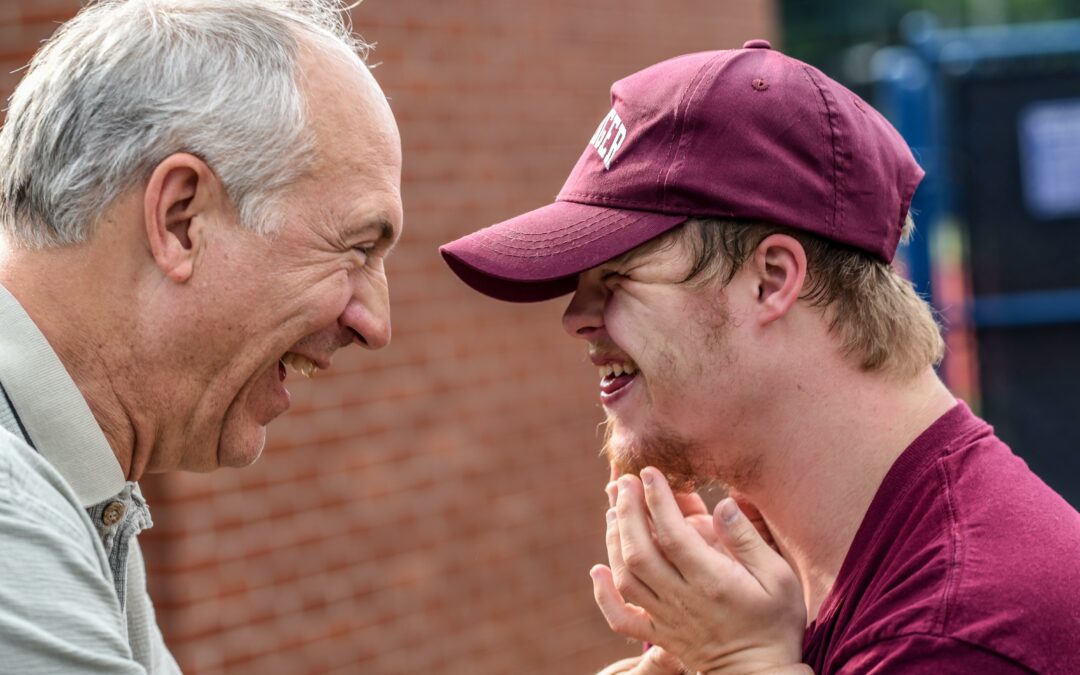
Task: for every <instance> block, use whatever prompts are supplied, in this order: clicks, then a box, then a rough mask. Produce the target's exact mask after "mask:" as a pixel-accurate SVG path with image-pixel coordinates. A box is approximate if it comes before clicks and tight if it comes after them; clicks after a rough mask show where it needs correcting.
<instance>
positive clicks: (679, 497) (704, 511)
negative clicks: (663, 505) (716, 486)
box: [675, 492, 709, 518]
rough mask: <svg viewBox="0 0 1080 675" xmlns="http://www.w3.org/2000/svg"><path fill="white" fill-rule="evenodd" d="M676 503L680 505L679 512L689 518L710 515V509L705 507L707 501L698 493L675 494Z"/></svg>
mask: <svg viewBox="0 0 1080 675" xmlns="http://www.w3.org/2000/svg"><path fill="white" fill-rule="evenodd" d="M675 501H676V502H677V503H678V504H679V510H680V511H682V514H683V515H684V516H686V517H687V518H689V517H690V516H707V515H709V507H707V506H705V500H703V499H702V498H701V495H699V494H698V493H696V492H678V493H676V494H675Z"/></svg>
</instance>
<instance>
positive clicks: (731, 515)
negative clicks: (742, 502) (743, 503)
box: [720, 497, 739, 525]
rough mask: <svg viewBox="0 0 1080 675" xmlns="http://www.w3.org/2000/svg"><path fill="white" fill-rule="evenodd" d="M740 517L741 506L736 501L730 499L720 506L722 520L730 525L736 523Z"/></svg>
mask: <svg viewBox="0 0 1080 675" xmlns="http://www.w3.org/2000/svg"><path fill="white" fill-rule="evenodd" d="M738 517H739V505H738V504H736V503H735V500H734V499H732V498H730V497H728V498H727V499H725V500H724V501H723V503H722V504H721V505H720V519H721V520H723V521H724V522H725V523H727V524H728V525H730V524H732V523H734V522H735V519H736V518H738Z"/></svg>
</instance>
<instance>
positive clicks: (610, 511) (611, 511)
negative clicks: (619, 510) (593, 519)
mask: <svg viewBox="0 0 1080 675" xmlns="http://www.w3.org/2000/svg"><path fill="white" fill-rule="evenodd" d="M607 522H608V525H614V524H615V509H608V510H607Z"/></svg>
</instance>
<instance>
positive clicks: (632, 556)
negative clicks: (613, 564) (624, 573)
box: [623, 547, 646, 569]
mask: <svg viewBox="0 0 1080 675" xmlns="http://www.w3.org/2000/svg"><path fill="white" fill-rule="evenodd" d="M623 561H624V562H626V566H627V567H629V568H630V569H641V568H642V567H644V566H645V562H646V556H645V552H644V551H642V550H641V549H640V548H637V547H632V548H630V549H628V550H626V551H623Z"/></svg>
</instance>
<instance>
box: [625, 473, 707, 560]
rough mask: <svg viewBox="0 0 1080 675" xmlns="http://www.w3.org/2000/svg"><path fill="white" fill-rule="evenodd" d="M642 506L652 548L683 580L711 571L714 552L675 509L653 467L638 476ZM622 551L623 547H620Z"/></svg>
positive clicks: (668, 492)
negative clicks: (650, 526) (649, 520)
mask: <svg viewBox="0 0 1080 675" xmlns="http://www.w3.org/2000/svg"><path fill="white" fill-rule="evenodd" d="M641 480H642V483H643V484H644V494H645V502H646V504H647V505H648V508H649V514H650V515H651V516H652V523H653V532H654V533H655V534H656V544H657V546H658V547H659V548H660V550H661V551H662V552H663V554H664V556H665V557H666V558H667V559H668V560H669V561H671V564H672V565H674V566H675V568H676V570H677V571H678V572H679V574H680V575H681V576H682V577H683V578H684V579H692V578H696V577H697V576H698V575H699V571H704V570H711V568H712V567H713V566H714V565H713V563H714V560H715V557H716V555H715V552H714V551H713V550H712V549H710V548H709V546H708V545H707V544H706V543H705V541H704V540H703V539H702V538H701V535H699V534H698V533H697V532H696V531H695V530H694V529H693V528H692V527H691V526H690V525H688V524H687V522H686V519H685V518H684V517H683V514H682V511H681V510H680V509H679V504H678V502H676V501H675V495H674V494H672V492H671V487H670V486H669V485H668V482H667V479H665V478H664V474H662V473H660V471H659V470H657V469H655V468H653V467H647V468H645V469H644V470H643V471H642V472H641ZM624 548H625V544H624Z"/></svg>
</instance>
